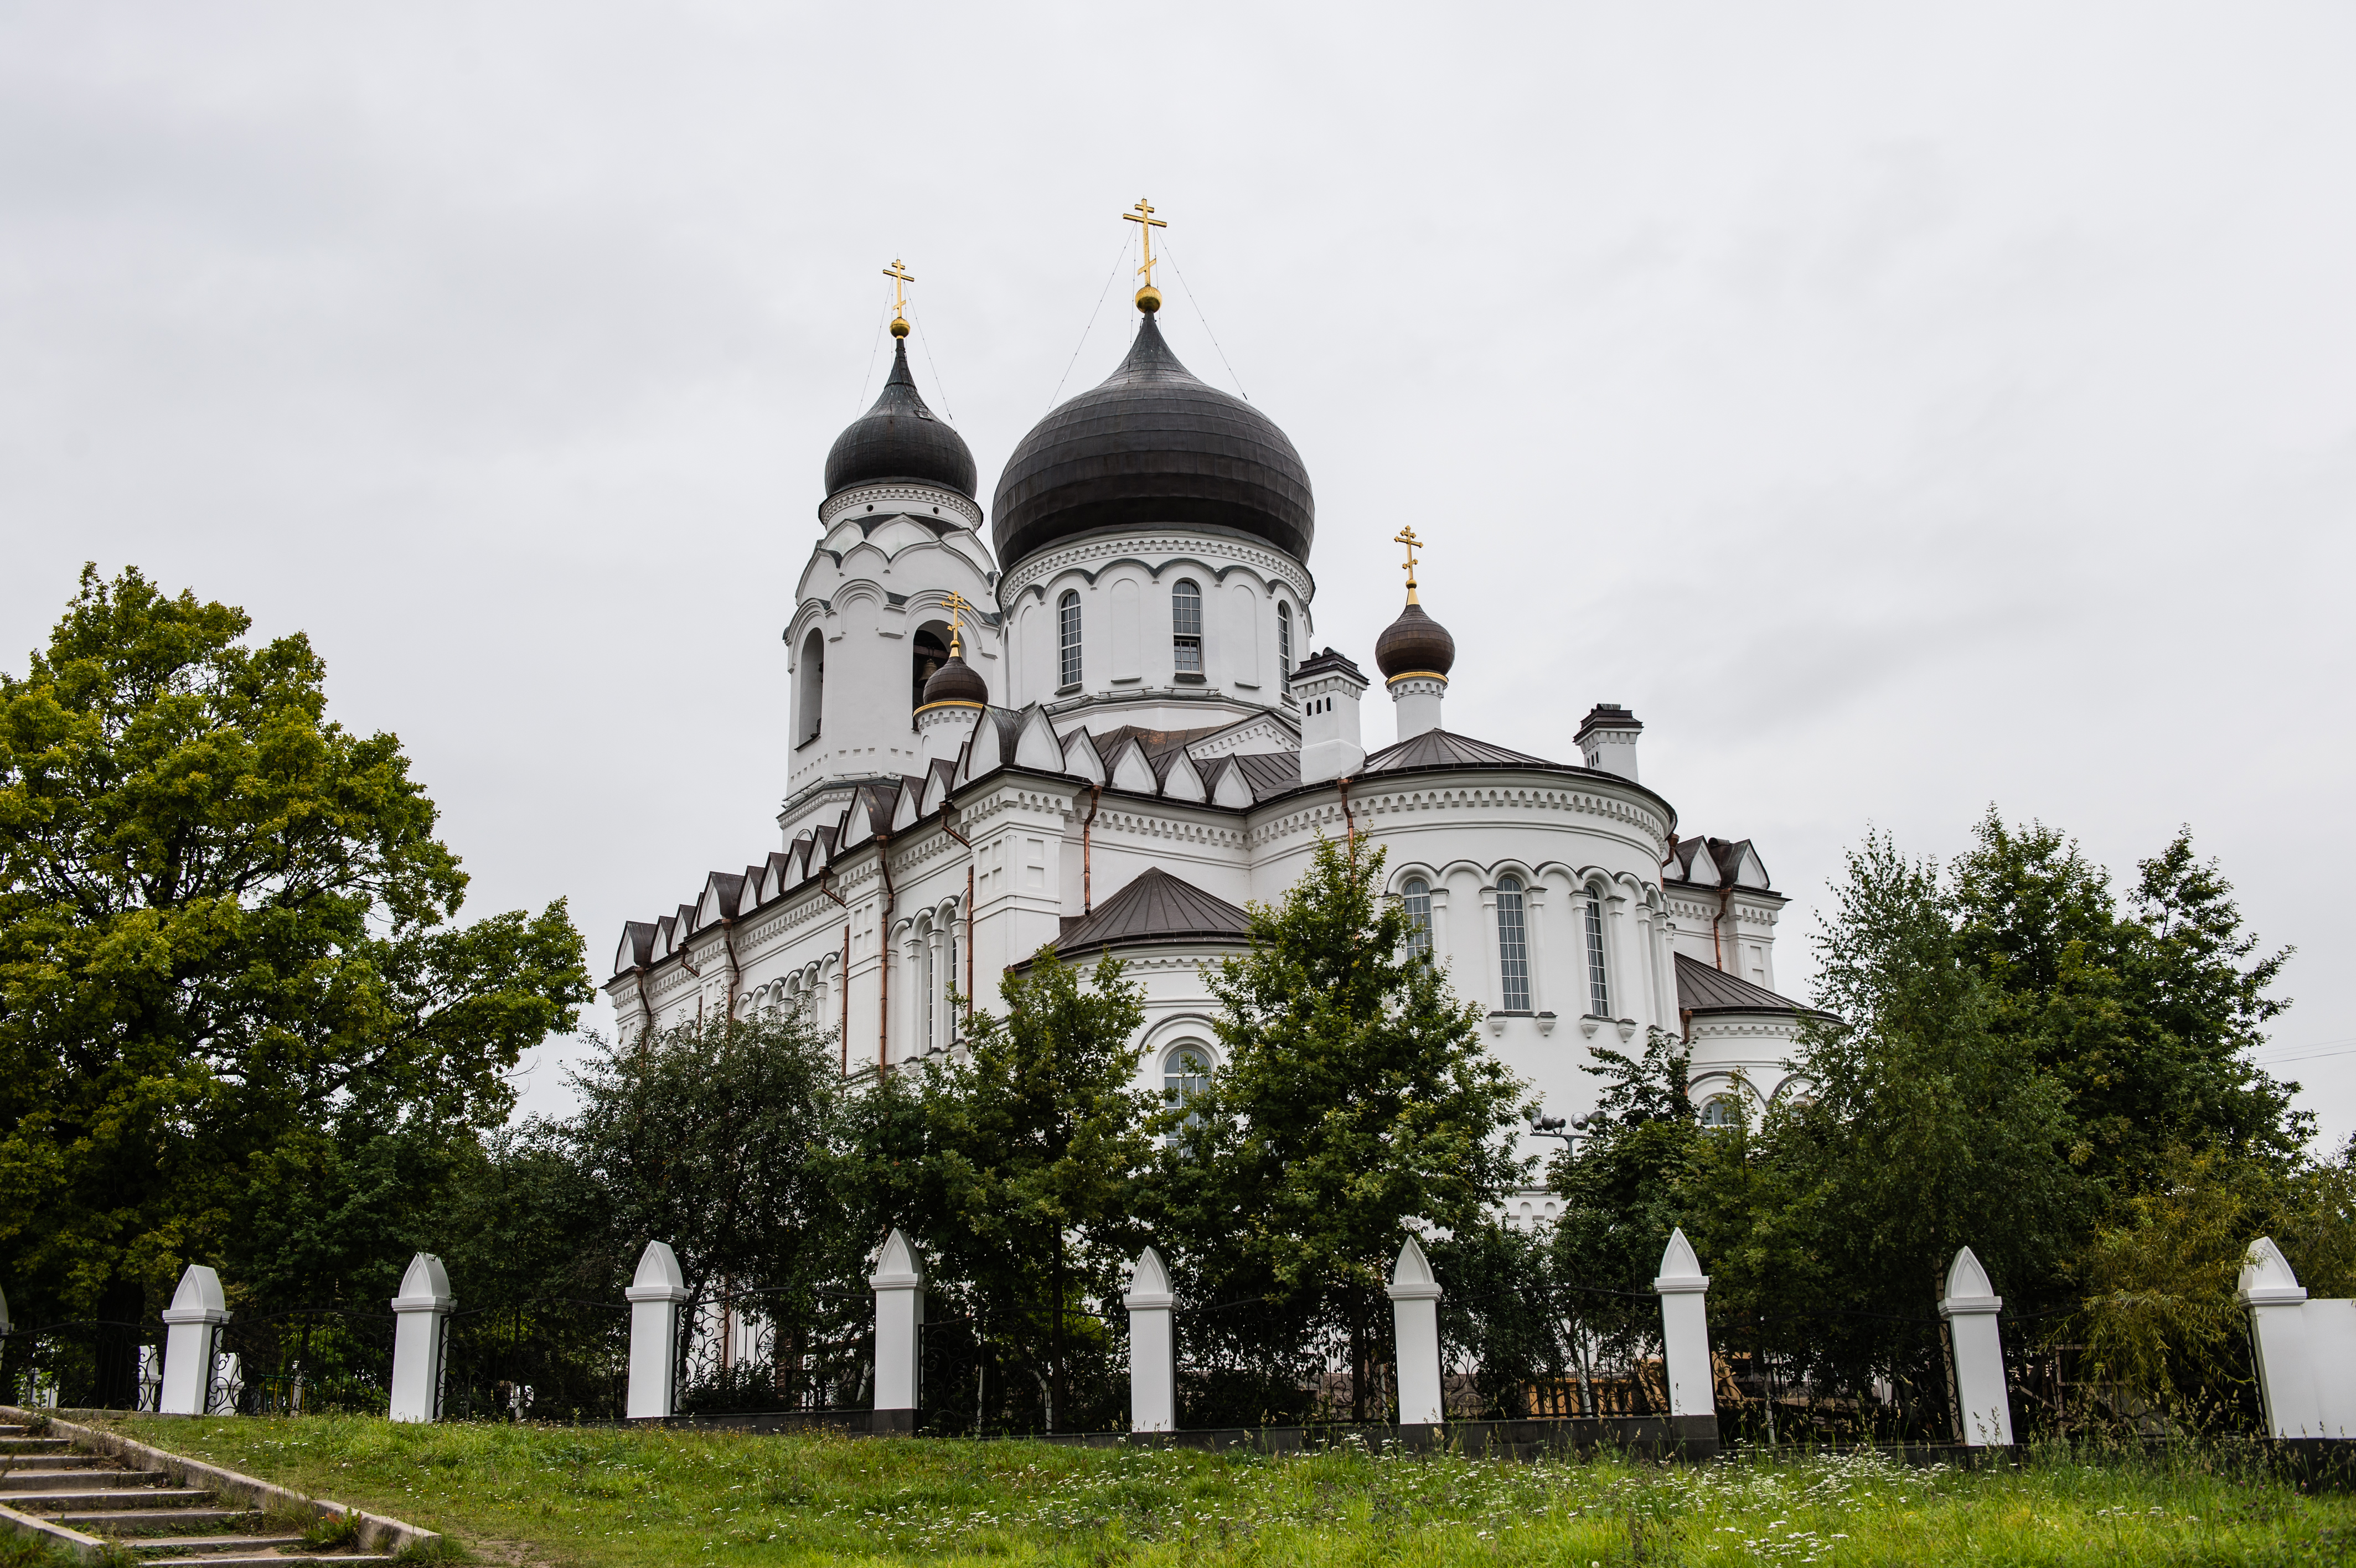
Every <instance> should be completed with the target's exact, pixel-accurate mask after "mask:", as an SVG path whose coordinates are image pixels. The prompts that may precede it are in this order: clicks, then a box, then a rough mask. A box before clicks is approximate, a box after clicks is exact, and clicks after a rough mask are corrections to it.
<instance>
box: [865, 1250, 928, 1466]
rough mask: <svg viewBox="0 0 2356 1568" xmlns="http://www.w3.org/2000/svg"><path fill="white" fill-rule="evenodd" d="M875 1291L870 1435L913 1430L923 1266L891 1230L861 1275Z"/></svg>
mask: <svg viewBox="0 0 2356 1568" xmlns="http://www.w3.org/2000/svg"><path fill="white" fill-rule="evenodd" d="M867 1284H868V1286H869V1288H871V1289H873V1291H874V1292H875V1413H874V1414H873V1417H872V1418H871V1423H870V1429H871V1430H873V1431H875V1432H879V1433H880V1432H914V1431H915V1430H916V1395H917V1393H918V1392H919V1389H920V1386H921V1384H922V1381H923V1371H924V1367H923V1356H924V1322H925V1264H924V1260H923V1259H921V1258H919V1257H918V1256H917V1255H916V1248H915V1247H913V1246H911V1245H910V1244H909V1243H908V1238H907V1237H906V1236H905V1235H904V1234H902V1233H901V1231H900V1227H899V1226H897V1225H894V1226H893V1227H892V1233H891V1234H890V1235H888V1236H886V1237H884V1238H883V1250H882V1251H881V1252H879V1253H876V1255H875V1272H874V1273H873V1274H872V1275H868V1276H867Z"/></svg>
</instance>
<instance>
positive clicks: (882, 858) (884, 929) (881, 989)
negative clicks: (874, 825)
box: [875, 828, 899, 1074]
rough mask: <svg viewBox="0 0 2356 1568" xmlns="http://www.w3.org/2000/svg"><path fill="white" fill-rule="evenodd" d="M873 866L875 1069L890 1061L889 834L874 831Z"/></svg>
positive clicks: (894, 897)
mask: <svg viewBox="0 0 2356 1568" xmlns="http://www.w3.org/2000/svg"><path fill="white" fill-rule="evenodd" d="M875 869H876V870H877V871H879V872H881V873H882V874H883V914H882V915H881V916H880V917H878V919H877V921H876V923H875V1071H876V1072H877V1073H878V1074H881V1073H882V1072H884V1071H885V1070H886V1069H888V1068H889V1067H890V1066H891V1065H892V912H893V911H894V909H895V908H897V907H898V904H899V895H898V894H897V893H895V892H894V891H892V836H891V835H890V834H889V833H886V832H884V831H883V830H882V829H881V828H878V829H877V830H876V833H875Z"/></svg>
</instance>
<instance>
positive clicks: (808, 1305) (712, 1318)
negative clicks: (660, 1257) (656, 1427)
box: [678, 1285, 875, 1414]
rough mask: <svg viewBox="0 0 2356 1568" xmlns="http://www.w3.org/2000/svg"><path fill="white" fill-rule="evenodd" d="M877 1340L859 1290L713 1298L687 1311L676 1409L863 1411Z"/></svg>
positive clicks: (796, 1289)
mask: <svg viewBox="0 0 2356 1568" xmlns="http://www.w3.org/2000/svg"><path fill="white" fill-rule="evenodd" d="M874 1337H875V1324H874V1296H873V1293H872V1292H871V1291H869V1290H867V1289H866V1288H864V1287H863V1286H854V1285H822V1286H819V1287H817V1288H815V1289H813V1288H811V1287H809V1286H786V1287H780V1288H776V1289H764V1290H735V1291H726V1292H723V1293H718V1294H715V1295H713V1296H710V1297H707V1298H705V1299H703V1300H701V1301H700V1302H695V1303H691V1304H690V1311H689V1312H688V1314H687V1315H686V1317H684V1318H683V1319H682V1321H681V1323H680V1370H679V1397H678V1409H679V1410H680V1413H683V1414H701V1413H716V1412H723V1411H733V1412H776V1411H824V1410H853V1409H864V1408H865V1404H864V1403H863V1402H864V1394H865V1390H866V1388H867V1384H868V1379H869V1377H870V1375H871V1372H872V1366H873V1358H874Z"/></svg>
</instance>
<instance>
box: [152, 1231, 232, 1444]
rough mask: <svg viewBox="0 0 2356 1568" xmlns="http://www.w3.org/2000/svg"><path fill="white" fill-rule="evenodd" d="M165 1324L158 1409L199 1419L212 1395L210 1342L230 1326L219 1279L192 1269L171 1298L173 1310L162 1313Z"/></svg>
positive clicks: (199, 1268) (196, 1266)
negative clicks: (161, 1382) (161, 1380)
mask: <svg viewBox="0 0 2356 1568" xmlns="http://www.w3.org/2000/svg"><path fill="white" fill-rule="evenodd" d="M164 1321H165V1322H166V1324H168V1325H170V1332H169V1333H168V1334H166V1336H165V1339H164V1389H163V1394H162V1397H161V1399H160V1401H159V1408H161V1409H162V1411H163V1413H165V1414H166V1415H202V1414H204V1413H205V1407H206V1403H207V1401H208V1399H209V1396H210V1394H211V1392H212V1386H213V1344H214V1340H215V1339H216V1337H217V1336H219V1334H220V1326H221V1325H222V1324H224V1323H226V1322H228V1321H229V1304H228V1302H227V1301H226V1300H224V1299H223V1297H222V1296H221V1283H220V1275H217V1274H215V1273H214V1272H213V1271H212V1270H210V1269H209V1268H207V1267H206V1266H205V1265H204V1264H189V1265H188V1266H187V1270H186V1271H184V1272H183V1273H182V1274H181V1275H180V1288H179V1289H177V1290H176V1291H174V1292H173V1293H172V1305H171V1306H169V1307H166V1308H165V1309H164Z"/></svg>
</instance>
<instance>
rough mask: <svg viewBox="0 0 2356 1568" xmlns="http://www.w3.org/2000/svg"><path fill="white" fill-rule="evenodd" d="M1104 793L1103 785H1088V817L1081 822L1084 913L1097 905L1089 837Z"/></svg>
mask: <svg viewBox="0 0 2356 1568" xmlns="http://www.w3.org/2000/svg"><path fill="white" fill-rule="evenodd" d="M1103 795H1104V790H1103V787H1102V786H1101V785H1098V784H1090V785H1088V819H1087V821H1086V822H1083V823H1081V824H1080V912H1081V913H1082V914H1084V915H1085V914H1087V913H1089V912H1092V911H1093V910H1095V908H1096V907H1097V903H1096V888H1095V883H1094V881H1093V880H1092V877H1091V871H1090V868H1089V865H1088V837H1089V835H1090V834H1091V833H1092V832H1093V831H1094V829H1095V827H1096V825H1097V803H1098V801H1099V800H1100V799H1102V798H1103Z"/></svg>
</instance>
